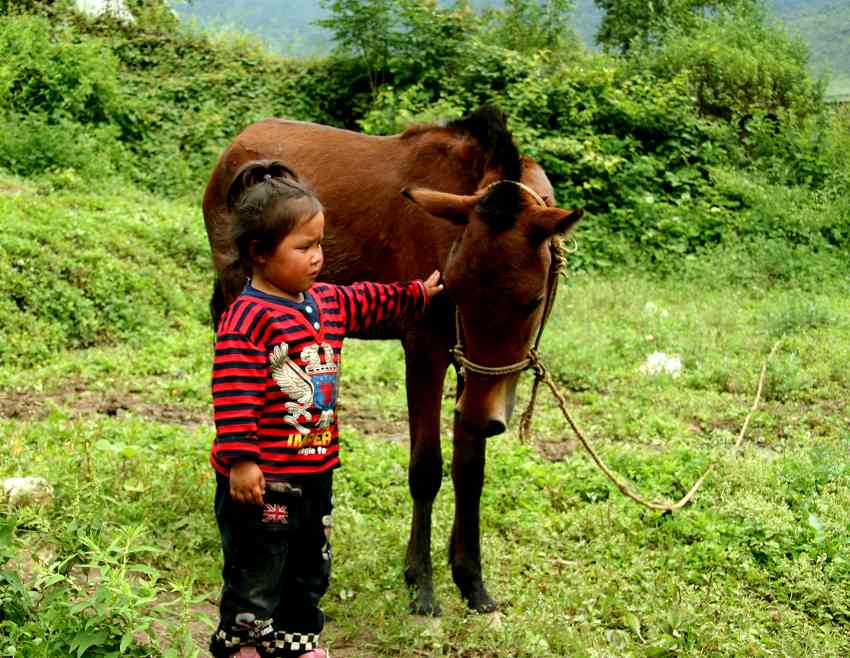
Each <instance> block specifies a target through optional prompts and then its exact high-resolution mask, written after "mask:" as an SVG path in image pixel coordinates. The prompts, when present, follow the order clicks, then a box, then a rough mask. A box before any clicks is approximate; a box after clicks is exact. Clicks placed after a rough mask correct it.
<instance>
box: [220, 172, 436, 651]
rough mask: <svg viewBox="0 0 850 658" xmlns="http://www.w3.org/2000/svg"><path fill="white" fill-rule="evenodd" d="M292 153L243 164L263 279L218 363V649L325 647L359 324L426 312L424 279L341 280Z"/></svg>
mask: <svg viewBox="0 0 850 658" xmlns="http://www.w3.org/2000/svg"><path fill="white" fill-rule="evenodd" d="M286 173H291V172H288V170H287V169H286V168H285V167H284V166H283V165H282V164H281V163H279V162H273V161H255V162H250V163H248V164H246V165H244V166H243V167H242V168H241V169H240V170H239V172H238V173H237V175H236V178H235V180H234V182H233V184H232V186H231V189H230V191H229V193H228V203H229V204H230V205H231V210H232V213H233V220H234V224H235V226H234V241H235V244H236V245H237V248H238V251H239V258H240V261H241V265H243V266H248V271H250V272H251V279H250V281H249V282H248V283H247V284H246V286H245V288H244V290H243V291H242V294H241V295H240V296H239V297H238V298H237V299H236V301H235V302H233V304H231V306H230V307H229V308H228V309H227V311H226V312H225V313H224V315H223V316H222V318H221V320H220V322H219V326H218V330H217V334H216V344H215V359H214V363H213V378H212V391H213V406H214V410H215V424H216V438H215V442H214V444H213V447H212V453H211V455H210V461H211V463H212V465H213V467H214V468H215V470H216V479H217V488H216V494H215V513H216V519H217V521H218V525H219V530H220V532H221V545H222V550H223V552H224V572H223V576H224V587H223V589H222V594H221V608H220V621H219V625H218V628H217V629H216V631H215V633H214V634H213V637H212V640H211V643H210V650H211V652H212V655H213V656H215V657H216V658H231V657H233V656H238V657H240V658H249V657H253V658H257V657H258V656H265V657H270V656H274V657H275V658H278V657H284V658H290V657H293V658H294V657H295V656H301V657H305V656H309V657H311V658H326V656H327V653H326V652H325V651H324V650H323V649H319V648H317V647H318V641H319V632H320V631H321V630H322V627H323V625H324V614H323V613H322V611H321V610H320V609H319V607H318V603H319V600H320V599H321V598H322V595H323V594H324V593H325V591H326V590H327V587H328V582H329V576H330V559H331V549H330V545H329V543H328V537H329V535H330V528H331V525H332V521H331V508H332V506H333V503H332V497H331V482H332V473H333V469H335V468H337V467H338V466H339V456H338V455H339V439H338V433H337V420H336V411H335V405H336V397H337V394H336V388H337V377H338V375H339V368H340V349H341V346H342V340H343V338H344V337H345V335H346V334H347V333H350V332H352V331H356V330H360V329H365V328H369V327H373V326H376V325H378V324H379V323H380V322H385V321H392V320H398V319H400V318H402V317H403V316H405V315H414V314H417V313H420V312H421V311H422V310H423V309H424V308H425V305H426V304H427V303H428V301H429V298H430V297H431V296H433V295H435V294H437V293H438V292H440V291H441V290H442V288H443V287H442V285H439V284H438V283H437V281H438V279H439V272H434V273H433V274H432V275H431V276H430V277H428V279H427V280H426V281H424V282H422V281H414V282H411V283H395V284H389V285H384V284H378V283H359V284H354V285H351V286H334V285H329V284H322V283H316V282H315V281H316V277H317V276H318V275H319V272H321V270H322V262H323V257H322V235H323V231H324V215H323V213H322V207H321V205H320V204H319V202H318V200H317V199H316V197H315V196H313V195H312V194H311V193H310V192H308V191H307V190H306V189H305V188H304V187H302V186H301V185H300V184H299V183H297V182H296V181H295V180H293V179H292V178H288V177H286V176H285V175H286Z"/></svg>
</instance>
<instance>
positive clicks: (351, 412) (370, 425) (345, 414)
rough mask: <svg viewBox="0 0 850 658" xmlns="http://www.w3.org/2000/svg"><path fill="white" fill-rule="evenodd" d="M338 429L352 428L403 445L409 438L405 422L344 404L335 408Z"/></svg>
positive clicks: (371, 410) (374, 411)
mask: <svg viewBox="0 0 850 658" xmlns="http://www.w3.org/2000/svg"><path fill="white" fill-rule="evenodd" d="M337 409H338V410H339V419H340V427H341V428H342V430H344V429H345V428H349V427H351V428H354V429H356V430H357V431H358V432H362V433H363V434H365V435H366V436H371V437H374V438H377V439H383V440H385V441H397V442H399V443H403V442H405V441H407V440H408V439H409V437H410V434H409V430H408V425H407V421H406V420H399V419H395V420H393V419H389V418H386V417H385V416H384V415H383V414H382V413H381V412H380V411H379V410H376V409H368V408H365V407H362V406H357V407H352V406H350V405H348V404H345V403H344V402H342V401H341V402H340V403H339V405H338V406H337Z"/></svg>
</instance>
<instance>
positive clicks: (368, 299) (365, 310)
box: [336, 271, 443, 333]
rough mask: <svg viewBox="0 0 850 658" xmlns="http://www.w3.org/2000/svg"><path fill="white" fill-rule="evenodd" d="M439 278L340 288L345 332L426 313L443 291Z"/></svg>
mask: <svg viewBox="0 0 850 658" xmlns="http://www.w3.org/2000/svg"><path fill="white" fill-rule="evenodd" d="M439 279H440V273H439V272H438V271H435V272H433V273H432V274H431V276H429V277H428V278H427V279H426V280H425V281H419V280H416V281H410V282H400V283H374V282H371V281H364V282H362V283H354V284H352V285H350V286H337V287H336V291H337V295H338V298H339V303H340V307H341V308H342V310H343V315H344V317H345V330H346V333H351V332H355V331H362V330H364V329H370V328H372V327H375V326H376V325H379V324H381V323H383V322H392V321H393V320H398V319H399V318H401V317H404V316H416V315H419V314H420V313H422V311H424V310H425V307H426V306H427V305H428V302H429V301H430V299H431V297H433V296H434V295H436V294H438V293H439V292H440V291H442V289H443V286H442V284H440V283H439Z"/></svg>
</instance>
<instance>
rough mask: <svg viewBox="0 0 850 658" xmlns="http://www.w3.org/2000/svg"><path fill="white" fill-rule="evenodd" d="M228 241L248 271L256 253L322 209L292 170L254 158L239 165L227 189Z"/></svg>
mask: <svg viewBox="0 0 850 658" xmlns="http://www.w3.org/2000/svg"><path fill="white" fill-rule="evenodd" d="M227 207H228V210H229V211H230V214H231V220H232V221H231V225H230V228H231V234H230V236H229V237H230V239H231V244H233V245H235V246H236V250H237V252H238V260H237V262H235V263H234V264H233V265H234V266H240V265H241V266H242V267H243V268H245V269H246V270H247V272H248V273H250V271H251V263H252V260H253V258H254V257H255V256H257V255H258V254H269V253H271V252H272V251H274V250H275V248H276V247H277V245H278V244H279V243H280V241H281V240H283V239H284V238H285V237H286V236H287V235H288V234H289V233H291V232H292V230H293V229H294V228H295V227H296V226H297V225H298V224H299V222H300V221H301V220H303V219H308V218H310V217H313V216H314V215H315V214H316V213H317V212H319V211H320V210H321V209H322V204H321V203H319V200H318V199H317V198H316V197H315V195H314V194H313V193H312V192H310V190H308V189H307V188H306V187H304V186H303V185H302V184H301V183H300V182H299V180H298V176H297V175H296V173H295V172H294V171H292V169H290V168H289V167H287V166H286V165H285V164H283V163H282V162H279V161H277V160H253V161H251V162H247V163H245V164H244V165H242V166H241V167H240V168H239V171H237V172H236V176H235V177H234V179H233V182H232V183H231V184H230V189H229V190H228V191H227Z"/></svg>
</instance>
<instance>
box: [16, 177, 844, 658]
mask: <svg viewBox="0 0 850 658" xmlns="http://www.w3.org/2000/svg"><path fill="white" fill-rule="evenodd" d="M83 187H84V186H79V185H78V186H76V187H75V186H74V184H73V181H72V182H71V184H70V185H69V184H68V183H67V181H65V182H63V181H58V182H57V181H52V182H51V181H49V180H48V181H45V182H41V183H38V184H36V183H30V182H22V181H19V180H15V179H3V180H2V181H0V190H2V191H0V233H2V234H4V235H6V236H12V235H14V237H13V238H12V237H9V238H4V243H3V248H4V252H5V254H4V255H5V257H4V258H2V259H0V282H2V285H3V286H4V288H3V290H2V291H0V292H2V293H3V295H2V299H3V302H2V303H3V304H9V305H10V306H9V307H8V308H4V309H2V310H3V314H4V316H6V317H9V316H11V317H13V320H9V319H7V320H4V322H5V324H3V325H2V326H0V339H2V344H3V346H2V347H0V354H2V355H3V359H2V363H1V364H0V476H2V477H10V476H23V475H32V476H41V477H44V478H46V479H47V480H49V481H50V482H51V483H52V484H53V486H54V488H55V500H54V503H53V505H52V506H50V507H42V508H36V509H32V508H27V509H22V510H19V511H17V512H9V513H7V514H4V515H3V516H2V517H0V582H2V583H3V585H4V587H3V588H0V592H2V595H0V656H26V657H28V658H29V657H33V658H35V657H39V658H54V657H55V656H60V655H69V656H70V655H72V656H77V657H78V658H82V657H84V656H85V657H93V656H117V655H127V656H159V655H166V656H192V655H205V652H204V648H203V647H204V643H205V641H206V637H207V636H208V634H209V632H210V629H211V626H212V624H213V620H214V618H215V600H216V597H217V588H218V586H219V575H218V572H219V569H220V555H219V549H218V535H217V531H216V528H215V522H214V518H213V515H212V510H211V506H212V493H213V478H212V474H211V469H210V467H209V466H208V464H207V453H208V449H209V444H210V441H211V439H212V435H213V429H212V424H211V419H210V417H211V413H210V400H209V393H208V385H209V363H210V357H211V339H212V332H211V329H210V327H209V326H208V324H207V323H206V315H207V314H206V305H207V300H208V296H209V274H208V272H207V252H206V243H205V238H204V236H203V231H202V222H201V219H200V213H199V210H198V209H197V205H196V204H190V203H189V202H180V201H177V202H165V201H162V200H159V199H156V198H153V197H150V196H147V195H144V194H142V193H139V192H134V191H132V190H130V191H127V190H112V191H110V190H105V191H100V192H90V191H85V190H84V189H82V188H83ZM577 237H578V243H579V248H581V232H580V231H579V233H578V236H577ZM67 281H74V282H76V284H75V285H74V286H70V287H63V286H64V282H67ZM39 288H41V290H38V289H39ZM79 290H85V291H86V293H85V294H80V293H79ZM848 293H850V279H848V278H847V273H846V255H845V256H844V257H842V256H841V255H840V254H838V255H835V254H830V253H823V254H820V255H811V254H809V255H807V256H806V257H805V259H803V258H802V257H801V256H800V254H797V253H795V252H794V249H793V247H791V246H787V245H784V244H770V243H764V244H761V245H755V246H748V245H745V244H743V245H737V246H730V247H727V248H725V249H724V250H722V251H716V252H714V253H712V254H709V255H706V257H705V258H702V259H695V260H693V261H689V262H688V263H684V264H683V265H682V266H681V268H679V269H678V270H677V273H676V274H675V275H672V276H669V277H667V278H665V279H659V278H657V277H651V276H648V275H642V274H634V273H631V274H629V273H622V274H612V275H607V276H605V277H600V276H597V275H590V274H581V275H576V276H572V277H570V278H569V279H567V280H566V281H565V283H564V286H563V288H562V290H561V292H560V294H559V298H558V306H557V308H556V309H555V312H554V314H553V317H552V319H551V324H550V326H549V327H548V328H547V330H546V333H545V337H544V340H543V355H544V359H545V361H546V363H547V364H548V367H549V368H550V370H551V371H552V373H553V375H554V376H555V377H556V379H557V381H558V383H559V385H560V386H562V387H563V389H564V391H565V393H566V396H567V399H568V402H569V405H570V410H571V412H572V413H573V414H574V416H575V417H576V419H577V420H578V422H579V424H580V425H581V426H582V427H583V429H584V430H585V431H586V433H587V434H588V435H589V436H590V437H591V439H592V440H593V441H594V442H595V443H596V445H597V447H598V449H599V451H600V452H601V453H602V455H603V457H604V458H605V459H606V460H607V461H608V463H609V464H610V465H611V466H612V467H613V468H615V469H616V470H617V471H618V472H619V473H620V474H622V475H623V476H624V477H627V478H628V479H629V480H630V481H631V482H632V483H634V485H635V486H636V487H638V488H639V489H640V490H641V491H642V492H644V494H645V495H647V496H649V497H657V496H658V497H660V496H664V497H669V498H677V497H679V496H680V495H682V493H684V491H685V490H686V489H687V488H688V487H689V486H690V484H691V483H692V482H693V480H695V479H696V478H697V477H698V476H699V474H700V473H701V472H702V470H703V469H704V468H705V467H706V466H707V465H708V464H709V463H710V462H711V461H713V460H719V465H718V468H717V469H716V470H715V471H714V473H713V474H712V475H711V477H710V478H709V479H708V481H707V482H706V484H705V486H704V487H703V489H702V491H701V492H700V494H699V495H698V496H697V498H696V501H695V503H694V504H693V505H691V506H689V507H688V508H686V509H685V510H683V511H680V512H677V513H675V514H673V515H662V514H659V513H656V512H649V511H646V510H644V509H642V508H640V507H638V506H637V505H635V504H634V503H632V502H630V501H628V500H626V499H625V498H623V497H622V496H620V495H619V494H618V493H617V492H616V490H615V489H613V488H612V486H611V485H610V484H609V483H607V481H606V480H605V479H604V478H603V476H602V475H601V474H600V473H599V471H598V470H597V469H596V468H595V467H594V466H593V465H592V463H591V462H590V461H589V459H588V458H587V455H586V454H585V453H584V452H583V451H582V450H581V448H580V447H577V446H576V442H575V440H574V438H573V437H572V436H571V434H570V433H569V431H568V428H567V427H566V425H565V423H564V422H563V420H562V419H561V418H560V416H559V413H558V411H557V408H556V406H555V404H554V401H553V400H552V399H551V398H550V397H549V396H548V394H546V393H545V392H543V393H542V397H541V400H540V402H539V403H538V409H537V414H536V416H535V423H534V428H535V432H534V435H533V437H526V439H527V440H526V441H524V442H523V441H521V440H519V438H518V437H517V436H516V431H515V428H514V429H512V430H511V432H510V433H509V434H507V435H505V436H502V437H498V438H494V439H491V440H490V446H489V451H488V453H489V454H488V463H487V473H486V477H487V482H486V484H485V491H484V495H483V499H482V533H483V540H482V544H483V546H482V550H483V562H484V565H485V575H486V578H487V581H488V584H489V588H490V590H491V592H492V593H493V594H494V595H495V596H496V597H497V598H498V599H499V601H500V602H501V609H500V612H499V613H497V614H495V615H486V616H481V615H475V614H471V613H469V612H468V611H467V610H466V609H465V607H464V605H463V604H462V602H461V601H460V599H459V597H458V595H457V592H456V589H455V587H454V585H453V583H452V582H451V576H450V573H449V570H448V567H447V565H446V559H445V553H446V551H445V545H446V543H447V540H448V534H449V530H450V527H451V520H452V505H451V499H452V496H451V493H452V492H451V487H452V485H451V479H450V477H449V476H448V468H445V469H444V470H445V471H446V472H445V473H444V483H443V488H442V491H441V493H440V495H439V497H438V499H437V503H436V505H435V512H434V537H435V571H436V573H435V579H436V587H437V592H438V595H439V596H440V598H441V601H442V604H443V610H444V614H443V616H442V618H440V619H437V620H434V619H424V620H423V619H421V618H417V617H413V616H411V615H409V614H408V612H407V602H408V594H407V592H406V590H405V588H404V586H403V580H402V577H401V571H402V560H403V551H404V546H405V542H406V537H407V530H408V524H409V515H410V511H409V510H410V505H409V502H408V492H407V482H406V466H407V439H406V409H405V403H404V390H403V385H402V384H401V382H402V381H403V376H402V373H403V364H402V360H401V359H402V354H401V350H400V348H399V346H398V345H397V344H395V343H389V342H382V343H364V342H358V341H349V342H348V343H347V347H346V356H345V359H346V366H345V376H344V383H343V388H342V392H341V401H340V405H341V411H340V416H341V422H342V424H343V429H344V433H343V443H344V445H343V460H344V466H343V468H342V469H341V470H340V471H339V472H338V473H337V477H336V511H335V517H336V528H335V531H334V552H335V566H334V579H333V583H332V586H331V589H330V591H329V593H328V595H327V597H326V598H325V602H324V604H325V607H326V610H327V612H328V615H329V617H330V623H329V626H328V628H327V633H326V640H327V642H328V644H329V646H330V648H331V653H332V655H335V656H337V657H343V658H345V657H348V658H354V657H358V658H369V657H373V656H374V657H380V656H404V657H411V658H413V657H419V656H458V657H459V656H463V657H465V658H485V657H486V658H508V657H520V656H522V657H525V656H527V657H529V658H530V657H534V658H539V657H540V656H558V657H561V656H588V657H590V656H789V657H792V656H793V657H798V656H811V657H824V658H827V657H829V658H835V657H838V656H846V655H850V602H848V597H847V592H848V585H850V552H848V548H849V547H848V537H850V457H848V454H850V453H848V448H850V433H849V431H848V426H850V409H848V406H847V391H848V390H850V370H848V367H847V364H848V363H850V310H848V306H847V298H848ZM39 295H41V296H39ZM51 303H52V304H53V307H51V306H50V304H51ZM51 309H52V310H51ZM57 309H58V310H57ZM63 309H64V311H63ZM16 323H17V324H16ZM780 338H781V339H782V341H783V342H782V345H781V347H780V349H779V350H778V352H777V354H776V356H775V357H774V359H773V360H772V361H771V363H770V366H769V369H768V376H767V382H766V386H765V391H764V399H763V402H762V405H761V407H760V408H759V410H758V411H757V412H756V413H755V414H754V416H753V419H752V423H751V427H750V430H749V433H748V435H747V439H746V442H745V445H744V447H743V449H742V450H741V451H740V453H739V454H735V453H734V452H733V451H731V450H730V447H731V446H732V445H733V444H734V441H735V438H736V435H737V433H738V430H739V428H740V426H741V423H742V422H743V420H744V418H745V417H746V415H747V412H748V410H749V407H750V405H751V403H752V398H753V395H754V393H755V389H756V383H757V380H758V375H759V371H760V368H761V366H762V363H763V360H764V358H765V356H766V355H767V352H768V351H769V349H770V347H771V346H772V345H773V344H774V342H775V341H776V340H777V339H780ZM655 351H662V352H665V353H668V354H677V355H679V356H680V357H681V360H682V363H683V370H682V373H681V375H680V376H679V377H677V378H673V377H671V376H667V375H661V376H655V377H650V376H645V375H642V374H640V373H639V372H638V368H639V366H640V365H641V363H642V362H643V360H644V359H645V358H646V356H647V355H648V354H649V353H651V352H655ZM451 388H452V386H451V385H450V386H448V387H447V390H446V396H445V406H444V414H443V418H444V426H445V428H446V432H445V436H446V437H448V436H449V433H448V426H449V420H450V413H451V412H450V410H451V406H452V399H453V393H452V390H451ZM528 391H529V382H528V381H527V380H526V381H523V384H522V388H521V401H523V400H526V399H527V396H528ZM450 443H451V442H450V441H448V440H447V441H444V450H445V454H444V457H445V462H446V464H448V463H450V449H451V448H450Z"/></svg>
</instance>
